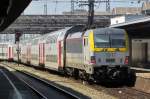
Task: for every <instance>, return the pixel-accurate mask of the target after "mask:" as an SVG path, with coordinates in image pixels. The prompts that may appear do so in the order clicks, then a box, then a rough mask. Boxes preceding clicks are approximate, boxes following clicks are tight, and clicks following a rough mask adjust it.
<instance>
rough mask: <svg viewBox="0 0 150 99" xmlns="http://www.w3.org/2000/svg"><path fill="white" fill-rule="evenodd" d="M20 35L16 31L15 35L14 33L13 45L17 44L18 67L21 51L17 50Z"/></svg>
mask: <svg viewBox="0 0 150 99" xmlns="http://www.w3.org/2000/svg"><path fill="white" fill-rule="evenodd" d="M21 35H22V34H21V33H20V32H18V31H16V33H15V44H17V49H16V51H17V57H18V66H19V63H20V58H19V55H20V51H21V49H20V48H19V41H20V37H21Z"/></svg>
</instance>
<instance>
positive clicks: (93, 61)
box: [91, 56, 96, 64]
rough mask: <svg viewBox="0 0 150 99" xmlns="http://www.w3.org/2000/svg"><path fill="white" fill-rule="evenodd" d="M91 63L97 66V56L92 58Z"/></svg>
mask: <svg viewBox="0 0 150 99" xmlns="http://www.w3.org/2000/svg"><path fill="white" fill-rule="evenodd" d="M91 63H92V64H96V58H95V56H91Z"/></svg>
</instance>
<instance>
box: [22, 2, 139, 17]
mask: <svg viewBox="0 0 150 99" xmlns="http://www.w3.org/2000/svg"><path fill="white" fill-rule="evenodd" d="M56 1H58V2H56ZM60 1H61V2H60ZM68 1H70V0H43V1H42V0H39V1H32V2H31V3H30V5H29V6H28V7H27V8H26V10H25V11H24V14H27V15H28V14H33V15H39V14H44V5H45V4H47V14H61V13H62V12H64V11H70V9H71V4H70V2H68ZM75 1H77V0H75ZM84 1H85V0H84ZM111 1H113V2H111V3H110V5H111V9H112V8H114V7H141V6H142V2H141V3H137V1H138V0H111ZM116 1H120V2H116ZM95 5H96V6H95V11H105V5H106V4H105V3H98V4H95ZM75 9H87V6H84V7H83V6H82V7H79V6H78V4H77V3H75Z"/></svg>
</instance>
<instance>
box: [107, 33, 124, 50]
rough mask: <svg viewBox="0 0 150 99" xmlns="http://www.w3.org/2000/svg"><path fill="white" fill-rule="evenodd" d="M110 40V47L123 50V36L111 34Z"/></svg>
mask: <svg viewBox="0 0 150 99" xmlns="http://www.w3.org/2000/svg"><path fill="white" fill-rule="evenodd" d="M110 38H111V47H113V48H124V47H125V35H123V34H112V35H110Z"/></svg>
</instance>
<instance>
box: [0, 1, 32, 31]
mask: <svg viewBox="0 0 150 99" xmlns="http://www.w3.org/2000/svg"><path fill="white" fill-rule="evenodd" d="M30 2H31V0H0V32H1V31H3V30H4V29H6V28H7V27H8V26H9V25H10V24H11V23H12V22H14V21H15V19H17V17H18V16H20V14H21V13H22V12H23V11H24V9H25V8H26V7H27V6H28V5H29V3H30Z"/></svg>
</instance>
